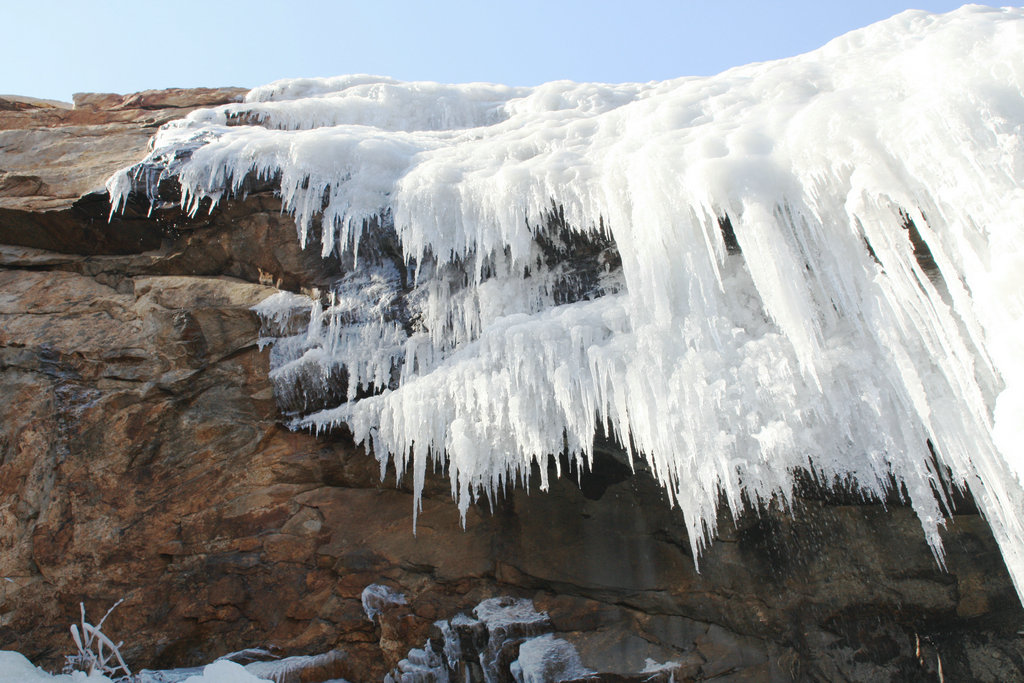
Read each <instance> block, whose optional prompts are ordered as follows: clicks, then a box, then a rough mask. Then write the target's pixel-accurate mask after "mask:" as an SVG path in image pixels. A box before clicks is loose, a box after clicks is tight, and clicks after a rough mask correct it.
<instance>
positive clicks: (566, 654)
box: [511, 633, 594, 683]
mask: <svg viewBox="0 0 1024 683" xmlns="http://www.w3.org/2000/svg"><path fill="white" fill-rule="evenodd" d="M511 671H512V676H513V678H515V680H516V683H551V682H552V681H572V680H576V679H577V678H583V677H584V676H586V675H587V674H592V673H594V672H593V671H591V670H590V669H588V668H586V667H585V666H583V663H582V662H580V656H579V654H578V653H577V652H576V648H575V647H573V646H572V643H570V642H568V641H566V640H563V639H561V638H556V637H555V636H553V635H552V634H550V633H548V634H546V635H543V636H537V637H536V638H530V639H528V640H525V641H523V644H522V645H520V646H519V657H518V659H516V661H515V662H513V663H512V667H511Z"/></svg>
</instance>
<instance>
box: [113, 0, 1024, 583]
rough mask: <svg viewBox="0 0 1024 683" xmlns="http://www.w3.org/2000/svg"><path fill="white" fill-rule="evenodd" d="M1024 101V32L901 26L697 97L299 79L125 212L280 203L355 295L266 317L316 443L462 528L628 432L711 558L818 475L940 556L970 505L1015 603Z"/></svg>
mask: <svg viewBox="0 0 1024 683" xmlns="http://www.w3.org/2000/svg"><path fill="white" fill-rule="evenodd" d="M1022 93H1024V10H1021V9H1002V10H996V9H987V8H983V7H978V6H967V7H964V8H962V9H960V10H957V11H955V12H952V13H950V14H946V15H931V14H927V13H924V12H917V11H910V12H905V13H903V14H900V15H897V16H896V17H893V18H892V19H890V20H887V21H885V22H881V23H879V24H876V25H873V26H870V27H868V28H865V29H862V30H859V31H855V32H853V33H850V34H848V35H846V36H843V37H841V38H838V39H836V40H834V41H832V42H830V43H828V44H827V45H825V46H824V47H822V48H821V49H819V50H816V51H814V52H811V53H808V54H805V55H801V56H798V57H794V58H791V59H785V60H780V61H774V62H766V63H761V64H752V65H749V66H744V67H739V68H735V69H731V70H729V71H727V72H724V73H722V74H720V75H717V76H713V77H710V78H681V79H677V80H672V81H666V82H661V83H646V84H623V85H607V84H594V83H588V84H578V83H570V82H554V83H548V84H546V85H542V86H539V87H536V88H507V87H502V86H496V85H489V84H466V85H439V84H435V83H401V82H396V81H392V80H388V79H384V78H378V77H371V76H344V77H338V78H332V79H314V80H292V81H281V82H277V83H273V84H270V85H268V86H264V87H261V88H257V89H256V90H253V91H252V92H251V93H249V95H248V97H247V98H246V101H245V102H243V103H238V104H232V105H227V106H223V107H218V108H216V109H211V110H204V111H197V112H194V113H193V114H191V115H189V116H188V117H187V118H186V119H184V120H183V121H181V122H176V123H173V124H169V125H168V126H166V127H165V128H164V129H162V130H161V131H160V133H159V134H158V136H157V137H156V139H155V141H154V150H153V152H152V154H151V155H150V157H149V158H148V160H147V162H145V163H144V164H143V165H141V166H139V167H135V168H134V169H129V170H126V171H125V172H122V173H120V174H117V175H115V176H114V177H113V178H111V180H110V182H109V184H108V187H109V189H110V191H111V194H112V197H113V200H114V204H115V206H118V205H120V204H121V203H122V202H123V201H125V200H126V198H127V195H128V193H129V191H130V190H132V188H133V187H134V188H135V189H139V186H140V184H142V185H148V187H149V190H150V193H151V195H152V196H153V197H156V192H155V189H154V188H155V186H156V183H157V181H158V180H159V177H160V176H161V175H162V176H164V177H166V176H169V175H170V176H176V177H177V180H178V181H179V182H180V184H181V187H182V189H183V196H182V202H183V204H184V205H185V206H186V207H189V208H191V209H192V210H199V209H200V208H201V207H205V206H206V205H207V204H208V203H209V202H210V201H212V202H214V203H215V202H216V201H219V200H220V199H222V198H224V197H226V196H229V195H238V194H244V193H245V192H246V191H247V190H248V189H249V188H250V187H251V186H252V182H253V179H254V178H262V179H272V180H275V181H277V182H279V183H280V191H281V195H282V197H283V199H284V205H285V209H286V210H287V211H289V212H291V213H293V214H294V215H295V218H296V224H297V226H298V232H299V236H300V239H302V240H303V241H304V242H305V241H307V240H310V239H313V238H317V239H319V240H320V243H321V247H322V250H323V253H324V254H331V253H338V254H341V255H342V256H343V258H342V261H343V262H344V263H345V264H346V266H345V269H344V270H343V272H341V273H339V281H338V283H337V285H336V286H335V288H334V291H332V292H329V293H324V294H323V295H321V296H318V297H317V300H316V301H315V302H312V303H311V302H310V301H309V300H308V299H304V298H303V297H299V296H297V295H292V294H283V295H281V296H279V297H276V298H274V299H273V300H271V301H268V302H266V303H265V304H264V305H263V306H262V307H261V313H262V314H263V315H264V316H265V317H266V319H267V320H268V325H269V326H270V327H271V328H272V329H273V332H272V333H268V334H278V335H281V337H282V338H281V339H279V340H278V341H277V342H276V346H275V349H274V356H273V358H274V371H273V372H274V377H275V380H276V381H277V382H278V385H279V387H281V388H282V390H283V391H285V393H287V390H288V387H292V389H293V390H294V393H295V405H296V406H297V407H296V413H297V417H296V424H297V425H302V426H309V427H314V428H317V429H323V428H329V427H331V426H333V425H338V424H344V425H347V426H348V427H349V428H350V429H351V430H352V431H353V433H354V435H355V437H356V438H357V439H358V440H359V441H362V442H364V443H366V444H367V446H368V447H370V446H372V449H373V452H374V454H375V455H376V457H377V458H378V459H380V460H381V463H382V468H383V467H385V466H386V465H387V464H388V462H389V461H390V462H392V463H393V464H394V466H395V467H396V468H397V469H399V470H401V471H406V470H410V469H411V470H412V474H413V476H414V478H415V481H416V484H417V490H418V488H419V486H420V485H421V484H422V481H423V476H424V473H425V470H426V468H427V466H428V465H429V464H430V463H431V462H433V463H435V464H436V463H447V467H448V472H449V476H450V478H451V482H452V491H453V495H455V496H456V497H457V498H458V500H459V505H460V507H461V509H462V510H463V513H465V511H466V509H467V507H468V506H469V505H470V503H471V501H472V500H474V499H475V498H477V497H479V496H481V495H487V496H493V495H494V494H495V493H496V491H497V489H499V488H500V487H502V486H504V485H506V484H507V483H510V482H512V481H518V482H522V483H527V480H528V479H530V478H531V471H532V472H534V474H536V472H537V471H538V470H537V469H536V468H534V464H535V463H539V464H540V467H539V473H540V474H539V476H540V478H541V481H540V487H541V488H544V487H545V486H546V476H547V464H548V462H549V461H550V460H551V458H552V454H557V453H561V452H566V453H568V455H569V456H570V457H571V458H574V459H576V460H577V461H579V462H588V461H589V460H590V458H591V454H592V443H593V437H594V435H595V433H597V432H599V431H601V430H607V431H609V432H610V433H611V434H612V435H614V436H615V437H616V438H618V439H619V441H620V442H621V443H623V444H625V445H627V446H628V447H629V448H630V450H631V454H632V456H633V457H640V458H643V459H644V460H646V461H647V463H648V464H649V466H650V468H651V470H652V471H653V472H654V474H655V476H656V477H657V478H658V480H659V481H660V482H661V484H662V485H663V487H664V489H665V491H666V492H667V493H668V496H669V498H670V499H671V501H672V503H673V504H676V505H679V506H680V507H681V509H682V511H683V512H684V513H685V517H686V520H687V524H688V526H689V531H690V538H691V543H692V544H693V546H694V548H693V549H694V556H695V557H696V556H697V555H698V551H699V550H700V549H701V547H702V546H703V545H704V544H705V543H706V542H707V541H708V540H709V539H710V538H711V537H712V536H713V535H714V532H715V525H716V521H715V520H716V508H717V507H718V505H719V501H720V497H719V496H720V492H724V494H725V500H726V501H727V502H728V505H729V507H730V508H731V509H732V510H733V512H734V513H736V512H738V511H739V510H740V509H741V508H742V507H743V506H744V504H745V501H749V502H754V503H759V502H764V501H767V500H769V499H775V500H777V501H779V502H781V503H782V504H786V503H787V502H788V501H789V500H790V498H791V495H792V490H793V486H794V478H795V476H796V475H795V473H796V472H797V471H799V470H809V471H810V472H812V473H814V474H815V475H816V476H817V477H819V478H820V479H822V480H824V481H826V482H832V481H835V480H841V481H844V482H848V481H849V480H851V479H852V480H854V481H855V482H856V484H857V485H858V486H859V487H860V489H861V490H862V491H863V492H864V493H865V495H877V496H881V495H883V494H884V492H885V491H886V490H888V489H890V488H891V487H893V486H895V487H896V488H897V490H898V491H900V492H901V494H902V495H904V496H905V497H907V498H908V499H909V501H910V502H911V503H912V505H913V507H914V509H915V510H916V511H917V514H918V516H919V517H920V520H921V523H922V526H923V528H924V532H925V534H926V536H927V539H928V542H929V543H930V544H931V546H932V547H933V548H934V550H935V552H936V555H937V557H939V558H940V559H941V556H942V550H941V539H940V534H939V529H940V527H941V526H943V525H944V524H945V520H946V518H947V513H948V493H947V491H948V490H949V487H950V486H958V487H966V488H969V489H970V491H971V493H972V494H973V495H974V497H975V499H976V500H977V502H978V504H979V506H980V508H981V509H982V510H983V512H984V514H985V515H986V517H987V518H988V520H989V522H990V523H991V525H992V528H993V531H994V533H995V536H996V538H997V540H998V541H999V543H1000V546H1001V547H1002V550H1003V553H1004V556H1005V558H1006V562H1007V565H1008V567H1009V569H1010V572H1011V575H1012V576H1013V577H1014V580H1015V582H1016V584H1017V586H1018V590H1021V589H1022V588H1024V516H1022V515H1021V514H1020V511H1021V510H1024V491H1022V485H1021V481H1022V475H1024V455H1022V451H1021V444H1022V443H1024V341H1022V340H1024V289H1022V282H1024V248H1022V247H1024V229H1022V227H1024V226H1022V222H1024V218H1022V216H1024V187H1022V185H1024V94H1022ZM389 244H391V245H393V248H391V247H388V248H385V246H386V245H389ZM381 245H385V246H381ZM581 253H583V254H587V255H588V256H587V258H588V259H590V260H588V261H587V262H586V264H584V266H582V267H580V268H577V269H575V270H574V269H573V268H572V267H570V266H567V265H566V263H571V262H572V260H573V258H575V255H577V254H581ZM595 273H596V275H595ZM310 307H311V308H310ZM289 335H290V336H289ZM331 383H336V384H338V386H337V387H334V388H332V390H331V391H330V392H328V391H325V392H323V393H325V394H331V395H334V396H336V399H335V404H334V405H329V406H325V405H323V404H322V402H321V403H318V402H317V401H316V400H312V399H309V396H310V395H311V394H316V392H317V390H316V386H317V385H325V384H331ZM332 392H333V393H332Z"/></svg>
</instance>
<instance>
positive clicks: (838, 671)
mask: <svg viewBox="0 0 1024 683" xmlns="http://www.w3.org/2000/svg"><path fill="white" fill-rule="evenodd" d="M238 94H239V92H238V91H202V92H194V91H174V92H170V93H159V92H158V93H140V94H138V95H135V96H128V97H123V98H122V97H113V96H80V97H77V98H76V108H74V109H62V108H59V107H55V106H51V105H47V104H46V103H35V104H33V103H31V102H29V103H27V104H26V103H24V102H22V103H21V105H18V106H15V104H11V105H10V107H5V106H4V102H14V100H2V101H0V129H3V130H0V243H2V244H3V246H0V395H2V396H3V398H4V400H3V401H2V402H0V648H3V649H18V650H20V651H22V652H24V653H25V654H27V655H28V656H29V657H31V658H32V659H33V660H36V661H39V662H42V663H44V664H47V665H50V666H53V665H54V664H56V663H58V661H59V660H60V658H61V655H62V654H64V653H66V652H68V651H69V646H70V639H69V638H68V636H67V624H69V623H71V622H72V621H73V620H74V619H75V618H76V616H77V611H78V602H79V601H84V602H85V605H86V607H87V609H88V611H89V613H90V614H92V615H97V614H102V613H103V611H105V610H106V608H107V607H109V606H110V605H111V604H113V603H114V602H115V601H116V600H118V599H119V598H122V597H123V598H125V603H124V604H122V605H121V606H120V607H119V608H118V610H117V611H116V612H115V613H114V614H113V615H112V616H111V617H110V620H109V621H108V622H107V627H106V629H105V630H107V631H108V632H110V633H111V635H113V636H114V637H115V638H117V639H124V640H125V642H126V645H125V646H124V648H123V652H124V654H125V655H126V658H127V659H128V660H129V663H131V664H133V665H134V666H135V668H141V667H143V666H147V667H154V666H171V665H178V666H180V665H187V664H196V663H200V662H203V661H208V660H210V659H212V658H213V657H216V656H219V655H222V654H224V653H226V652H229V651H232V650H239V649H241V648H245V647H250V646H256V645H268V644H273V645H275V646H277V647H278V648H280V649H281V651H282V652H283V653H284V654H313V653H317V652H326V651H329V650H335V649H340V650H342V651H344V652H345V653H346V654H347V657H345V659H344V671H343V672H342V673H343V674H344V675H345V676H346V677H347V678H348V679H349V680H352V681H369V680H381V678H382V676H383V675H384V674H385V673H386V672H387V671H389V670H391V669H392V668H393V667H395V666H397V665H398V663H399V661H400V660H402V659H403V658H406V656H407V654H408V652H409V650H410V649H412V648H421V647H423V644H424V642H425V641H426V640H427V638H428V637H430V636H431V635H432V628H434V627H433V624H434V622H435V621H438V620H451V619H452V617H454V616H455V615H456V614H457V613H459V612H463V611H465V612H467V613H468V610H470V609H471V608H472V607H473V606H474V605H477V604H478V603H480V602H481V601H482V600H484V599H486V598H491V597H494V596H500V595H515V596H519V597H528V598H531V599H533V601H534V605H535V606H536V608H537V609H539V610H543V611H546V612H547V613H548V615H549V620H550V625H549V627H547V626H546V628H549V629H550V630H549V632H550V633H552V634H554V636H557V637H558V638H560V639H564V640H566V641H568V642H570V643H572V644H573V645H575V647H576V649H577V651H578V653H579V656H580V660H581V662H582V664H583V665H584V666H585V667H586V668H588V669H590V670H592V671H595V672H601V673H603V674H604V680H640V677H639V676H638V674H639V672H640V671H642V670H643V669H644V668H645V667H646V666H647V665H648V662H647V660H648V659H650V660H654V661H655V662H659V663H664V662H674V665H673V666H672V667H670V668H669V669H666V671H669V670H671V671H673V672H674V676H675V680H677V681H680V680H690V679H693V680H703V679H709V678H715V680H829V681H832V680H867V679H872V678H877V679H878V680H900V681H905V680H936V679H938V678H939V676H940V671H941V672H942V675H943V676H944V677H945V679H946V680H992V681H996V680H1014V679H1016V680H1022V679H1024V646H1022V642H1021V638H1020V636H1019V635H1017V629H1018V628H1019V627H1021V626H1022V625H1024V613H1022V610H1021V608H1020V604H1019V602H1018V600H1017V597H1016V594H1015V593H1014V590H1013V586H1012V585H1011V583H1010V579H1009V577H1008V576H1007V574H1006V571H1005V568H1004V567H1003V565H1002V561H1001V558H1000V556H999V552H998V549H997V547H996V545H995V543H994V541H993V539H992V537H991V534H990V533H989V531H988V528H987V526H986V525H985V523H984V521H983V520H982V519H981V518H980V517H979V516H978V515H977V514H976V512H974V511H973V507H972V506H971V504H970V501H963V502H962V505H961V510H960V514H957V515H956V516H954V518H953V519H952V521H951V524H950V525H949V528H948V532H947V534H946V548H947V552H948V555H947V557H946V566H947V567H946V570H945V571H943V570H942V569H941V568H939V567H938V566H937V565H936V562H935V560H934V559H933V558H932V556H931V554H930V552H929V550H928V548H927V546H926V544H925V542H924V539H923V537H922V535H921V532H920V527H919V525H918V522H917V520H916V518H915V517H914V515H913V513H912V512H911V511H910V510H909V509H907V508H904V507H901V506H899V505H898V504H890V505H888V506H887V507H885V506H882V505H881V504H863V503H861V502H859V501H856V500H854V499H852V498H850V499H846V498H844V497H842V496H839V495H834V494H829V495H825V494H822V493H821V492H820V491H818V490H817V489H816V488H815V487H814V486H812V485H810V484H809V485H808V486H807V489H806V491H804V493H803V495H802V496H801V497H799V498H798V500H799V502H800V505H799V506H798V507H797V508H796V509H795V510H793V511H791V512H782V511H778V510H770V511H766V512H761V513H760V514H757V513H754V512H751V513H750V514H748V515H745V516H743V517H742V518H741V519H739V520H737V521H735V522H733V521H732V520H723V523H722V525H721V529H722V531H723V536H722V537H721V538H720V539H719V540H718V541H716V542H715V543H714V544H713V545H712V546H711V547H710V549H709V550H708V551H707V552H706V554H705V555H704V556H703V557H702V558H701V559H700V567H701V572H700V573H698V572H697V571H695V569H694V562H693V558H692V557H690V555H689V542H688V540H687V538H686V535H685V532H684V531H683V529H684V526H683V524H682V523H681V520H680V519H679V515H678V513H677V512H676V511H673V510H671V509H669V507H668V506H667V505H666V504H665V501H664V497H663V496H662V495H661V492H660V490H659V489H658V487H657V485H656V484H655V483H654V481H653V479H652V478H651V477H650V476H649V475H648V473H646V472H645V471H644V470H643V468H642V467H639V466H638V471H637V473H636V474H635V475H634V474H631V473H630V471H629V468H628V467H627V466H626V465H624V464H622V462H621V457H622V456H621V454H620V453H618V452H617V451H616V449H615V448H614V446H613V445H611V444H609V445H607V446H606V447H605V448H603V449H600V457H599V458H598V461H597V463H596V464H595V470H594V472H588V473H584V474H583V475H582V476H578V474H577V473H572V474H571V475H569V476H566V477H564V478H563V479H560V480H556V481H555V482H554V483H553V485H552V490H551V491H550V492H548V493H543V494H542V493H538V492H530V493H527V492H524V491H521V490H517V491H509V492H507V493H506V494H505V496H504V497H503V498H502V499H501V500H500V501H498V502H497V503H496V504H495V505H494V509H490V508H489V507H488V506H487V505H485V504H484V505H479V506H477V507H475V508H473V509H471V510H470V513H469V516H468V519H467V523H466V528H465V529H464V530H463V529H462V528H461V527H460V524H459V516H458V512H457V510H456V508H455V505H454V504H453V503H452V502H451V500H450V497H449V496H450V494H449V486H448V483H447V481H446V480H445V479H444V477H443V476H442V475H441V474H435V475H434V476H432V477H428V483H427V488H426V491H425V498H424V503H423V511H422V512H421V513H420V516H419V523H418V531H417V533H416V534H415V535H414V534H413V531H412V510H413V501H412V493H411V489H410V488H409V487H407V486H403V485H396V482H395V477H394V473H393V472H389V473H388V474H387V476H386V477H385V480H384V481H383V482H381V481H380V476H379V469H378V465H377V463H376V461H375V460H374V459H373V458H372V457H370V456H367V455H366V454H365V453H364V452H363V451H362V450H361V449H356V448H354V447H353V445H352V444H351V442H350V441H349V440H348V439H347V437H346V435H344V434H333V435H328V436H326V437H320V438H316V437H314V436H312V435H310V434H305V433H293V432H290V431H288V430H287V429H285V428H284V427H283V426H282V425H281V417H280V414H279V411H278V408H277V405H276V403H275V399H274V396H273V393H272V390H271V387H270V384H269V382H268V380H267V356H266V353H265V352H261V351H260V350H259V349H258V348H257V347H256V343H255V342H256V337H257V333H258V323H257V321H256V319H255V317H254V315H253V314H252V313H251V312H250V311H249V307H250V306H252V305H253V304H255V303H257V302H258V301H260V300H261V299H262V298H264V297H265V296H267V295H268V294H270V293H272V292H274V291H276V290H275V288H276V287H282V288H287V289H292V290H298V289H300V288H303V287H315V286H318V285H323V284H325V283H326V282H328V281H329V280H330V278H331V274H332V264H330V263H325V262H324V261H322V260H321V259H320V257H319V254H318V253H317V250H313V251H310V252H306V251H303V250H302V249H300V248H299V246H298V244H297V241H296V239H295V232H294V226H293V224H292V222H291V220H290V219H289V218H287V217H282V216H281V215H280V204H279V202H278V201H277V199H276V198H275V197H274V196H273V193H272V192H271V191H267V192H262V193H256V194H254V195H251V196H250V197H249V198H248V199H247V200H246V201H245V202H226V203H224V204H222V205H221V206H220V207H219V208H217V209H216V210H215V211H214V212H213V213H212V214H211V215H210V216H204V217H202V218H200V219H197V220H187V219H186V218H185V217H183V216H182V215H180V214H179V213H177V212H174V211H163V212H160V213H159V215H155V216H154V217H152V218H149V219H147V218H146V217H145V215H144V214H145V210H146V208H147V207H143V206H130V207H129V210H128V212H127V213H126V214H125V216H123V217H116V218H115V219H114V221H112V222H109V223H108V222H107V214H108V212H109V206H108V205H107V203H106V198H105V195H103V194H87V195H86V196H84V197H82V198H81V199H79V198H78V197H79V196H80V195H83V194H85V193H87V192H89V191H91V190H93V189H94V188H96V187H97V186H98V185H99V184H101V182H102V180H103V179H104V178H105V177H106V175H107V174H108V173H110V172H111V171H113V170H114V169H115V168H117V167H119V166H121V165H124V164H127V163H130V162H132V161H135V160H136V159H137V158H138V157H139V156H140V155H141V152H142V150H143V148H144V146H145V140H146V138H147V136H148V135H149V134H150V133H151V132H152V127H153V126H155V125H158V124H159V123H161V122H163V121H166V120H168V119H169V118H171V117H173V116H178V115H180V114H181V113H182V112H184V111H188V110H189V108H190V107H195V106H200V105H209V104H212V103H215V102H217V101H226V100H228V99H231V98H234V97H237V96H238ZM69 150H77V151H69ZM891 503H892V502H891ZM372 583H383V584H386V585H389V586H391V587H393V588H395V589H396V590H399V591H401V592H402V593H404V594H405V596H406V598H407V604H405V605H393V606H391V607H388V608H387V609H384V610H383V611H382V612H381V613H380V614H378V615H377V616H376V617H375V619H374V620H373V621H370V620H368V619H367V618H366V616H365V614H364V612H363V608H362V604H361V602H360V596H361V593H362V591H363V589H364V588H365V587H366V586H367V585H369V584H372ZM435 635H436V634H435ZM332 675H339V674H338V670H334V673H333V674H332ZM666 675H667V674H666Z"/></svg>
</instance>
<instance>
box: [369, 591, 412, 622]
mask: <svg viewBox="0 0 1024 683" xmlns="http://www.w3.org/2000/svg"><path fill="white" fill-rule="evenodd" d="M361 599H362V603H363V613H364V614H365V615H366V618H367V619H369V620H370V621H373V618H374V617H376V616H377V615H378V614H380V612H381V610H384V609H387V608H388V607H392V606H395V605H404V604H406V603H405V596H404V595H402V594H401V593H399V592H398V591H396V590H395V589H393V588H391V587H389V586H385V585H384V584H380V583H371V584H370V585H369V586H367V587H366V588H364V589H363V593H362V596H361Z"/></svg>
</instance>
